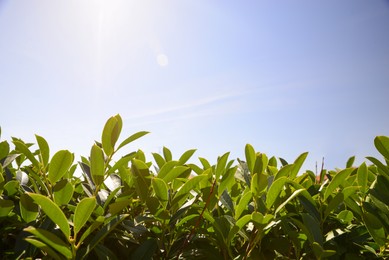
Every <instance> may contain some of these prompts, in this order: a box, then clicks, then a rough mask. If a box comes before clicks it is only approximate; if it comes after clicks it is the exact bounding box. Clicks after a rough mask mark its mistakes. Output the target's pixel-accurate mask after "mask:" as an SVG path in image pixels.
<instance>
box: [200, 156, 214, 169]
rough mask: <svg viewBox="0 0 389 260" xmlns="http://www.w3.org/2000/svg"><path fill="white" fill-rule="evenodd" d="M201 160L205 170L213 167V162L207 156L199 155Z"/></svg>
mask: <svg viewBox="0 0 389 260" xmlns="http://www.w3.org/2000/svg"><path fill="white" fill-rule="evenodd" d="M199 161H200V162H201V165H202V166H203V169H204V170H206V169H209V168H211V167H212V166H211V164H210V163H209V162H208V161H207V159H205V158H202V157H199Z"/></svg>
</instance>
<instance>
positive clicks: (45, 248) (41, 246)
mask: <svg viewBox="0 0 389 260" xmlns="http://www.w3.org/2000/svg"><path fill="white" fill-rule="evenodd" d="M25 240H26V241H27V242H29V243H30V244H31V245H33V246H35V247H37V248H39V249H40V250H42V251H43V252H45V253H47V254H48V255H49V256H51V257H52V258H53V259H56V260H61V256H60V255H58V253H57V252H56V251H55V250H53V249H52V248H51V247H49V246H48V245H47V244H45V243H43V242H42V241H39V240H37V239H34V238H29V237H27V238H25Z"/></svg>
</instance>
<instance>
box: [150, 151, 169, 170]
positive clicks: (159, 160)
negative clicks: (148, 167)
mask: <svg viewBox="0 0 389 260" xmlns="http://www.w3.org/2000/svg"><path fill="white" fill-rule="evenodd" d="M152 155H153V157H154V160H155V162H156V163H157V165H158V168H160V169H161V168H162V166H164V165H165V163H166V161H165V159H164V158H163V157H162V155H160V154H159V153H152Z"/></svg>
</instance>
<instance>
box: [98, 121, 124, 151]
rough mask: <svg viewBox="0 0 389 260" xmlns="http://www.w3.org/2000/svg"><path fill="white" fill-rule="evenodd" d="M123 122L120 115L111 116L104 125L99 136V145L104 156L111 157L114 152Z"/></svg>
mask: <svg viewBox="0 0 389 260" xmlns="http://www.w3.org/2000/svg"><path fill="white" fill-rule="evenodd" d="M122 125H123V121H122V118H121V117H120V115H116V116H113V117H111V118H109V119H108V121H107V122H106V123H105V126H104V129H103V133H102V136H101V144H102V147H103V151H104V152H105V154H106V155H108V156H111V155H112V154H113V153H114V150H115V144H116V142H117V140H118V139H119V136H120V132H121V131H122Z"/></svg>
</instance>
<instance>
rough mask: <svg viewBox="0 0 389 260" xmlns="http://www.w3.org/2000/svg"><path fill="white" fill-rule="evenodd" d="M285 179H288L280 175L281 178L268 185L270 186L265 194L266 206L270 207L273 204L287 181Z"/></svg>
mask: <svg viewBox="0 0 389 260" xmlns="http://www.w3.org/2000/svg"><path fill="white" fill-rule="evenodd" d="M287 180H288V179H287V178H286V177H281V178H279V179H277V180H276V181H274V182H273V183H272V185H271V186H270V188H269V190H268V192H267V196H266V207H267V208H268V209H270V208H271V206H273V204H274V202H275V201H276V200H277V198H278V197H279V195H280V192H281V191H282V189H283V188H284V185H285V183H286V182H287Z"/></svg>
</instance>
